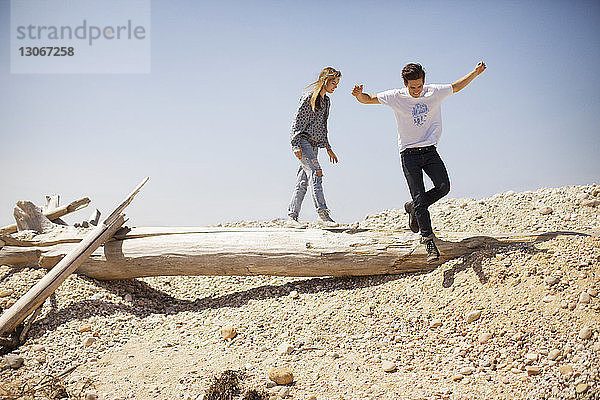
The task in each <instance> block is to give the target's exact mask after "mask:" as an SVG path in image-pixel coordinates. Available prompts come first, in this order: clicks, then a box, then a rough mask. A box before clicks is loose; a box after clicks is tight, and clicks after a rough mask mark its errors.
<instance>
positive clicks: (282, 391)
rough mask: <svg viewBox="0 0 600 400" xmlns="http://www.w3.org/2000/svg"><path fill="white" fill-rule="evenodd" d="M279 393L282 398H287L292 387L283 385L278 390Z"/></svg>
mask: <svg viewBox="0 0 600 400" xmlns="http://www.w3.org/2000/svg"><path fill="white" fill-rule="evenodd" d="M277 394H278V395H279V397H281V398H282V399H284V398H286V397H287V396H289V394H290V388H289V387H286V386H284V387H282V388H280V389H279V391H278V392H277Z"/></svg>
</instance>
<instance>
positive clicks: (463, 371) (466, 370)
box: [460, 367, 475, 376]
mask: <svg viewBox="0 0 600 400" xmlns="http://www.w3.org/2000/svg"><path fill="white" fill-rule="evenodd" d="M473 372H475V368H474V367H464V368H461V369H460V373H461V375H465V376H466V375H471V374H472V373H473Z"/></svg>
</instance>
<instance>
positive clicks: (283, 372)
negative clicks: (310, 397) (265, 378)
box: [269, 367, 294, 385]
mask: <svg viewBox="0 0 600 400" xmlns="http://www.w3.org/2000/svg"><path fill="white" fill-rule="evenodd" d="M269 379H270V380H272V381H273V382H275V383H276V384H278V385H289V384H290V383H292V382H293V381H294V375H293V374H292V371H290V370H289V369H288V368H286V367H277V368H272V369H271V370H270V371H269Z"/></svg>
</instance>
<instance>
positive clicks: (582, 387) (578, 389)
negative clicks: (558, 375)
mask: <svg viewBox="0 0 600 400" xmlns="http://www.w3.org/2000/svg"><path fill="white" fill-rule="evenodd" d="M589 388H590V385H588V384H587V383H583V382H582V383H579V384H578V385H577V386H575V391H576V392H577V393H578V394H581V393H585V392H587V390H588V389H589Z"/></svg>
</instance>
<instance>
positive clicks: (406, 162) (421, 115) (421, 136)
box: [352, 61, 486, 262]
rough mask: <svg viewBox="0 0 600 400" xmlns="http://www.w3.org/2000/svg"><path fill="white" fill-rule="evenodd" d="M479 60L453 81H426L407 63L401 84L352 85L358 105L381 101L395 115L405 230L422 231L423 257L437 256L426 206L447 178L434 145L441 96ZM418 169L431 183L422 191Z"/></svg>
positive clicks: (445, 188) (481, 67)
mask: <svg viewBox="0 0 600 400" xmlns="http://www.w3.org/2000/svg"><path fill="white" fill-rule="evenodd" d="M485 69H486V65H485V63H484V62H483V61H481V62H479V63H478V64H477V66H476V67H475V69H474V70H473V71H472V72H471V73H469V74H467V75H465V76H464V77H462V78H461V79H459V80H457V81H456V82H454V83H453V84H452V85H425V71H424V70H423V67H421V65H420V64H408V65H406V66H405V67H404V68H403V69H402V79H403V80H404V86H406V88H403V89H392V90H386V91H385V92H381V93H377V94H376V95H370V94H367V93H363V85H355V86H354V89H352V95H353V96H354V97H356V100H358V101H359V102H361V103H363V104H385V105H388V106H390V107H391V108H392V109H393V110H394V113H395V115H396V123H397V125H398V145H399V147H400V158H401V160H402V170H403V171H404V176H405V177H406V181H407V183H408V188H409V190H410V195H411V197H412V201H410V202H408V203H406V204H405V205H404V209H405V211H406V212H407V213H408V223H409V226H410V229H411V230H412V231H413V232H415V233H417V232H419V231H420V232H421V242H422V243H425V246H426V248H427V262H436V261H438V260H439V257H440V252H439V251H438V249H437V247H436V245H435V242H434V240H433V239H434V238H435V236H434V234H433V229H432V227H431V217H430V215H429V210H428V207H429V206H430V205H432V204H433V203H435V202H436V201H438V200H439V199H441V198H442V197H444V196H445V195H447V194H448V192H449V191H450V180H449V179H448V172H447V171H446V167H445V166H444V162H443V161H442V159H441V158H440V156H439V154H438V152H437V150H436V145H437V144H438V142H439V140H440V136H441V134H442V114H441V104H442V101H443V100H444V99H445V98H446V97H448V96H450V95H451V94H452V93H457V92H459V91H461V90H462V89H464V88H465V86H467V85H468V84H469V83H471V81H472V80H473V79H475V77H477V76H479V75H480V74H481V73H482V72H483V71H485ZM423 171H425V173H426V174H427V175H428V176H429V178H431V181H432V182H433V185H434V187H433V188H432V189H431V190H428V191H425V184H424V183H423Z"/></svg>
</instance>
